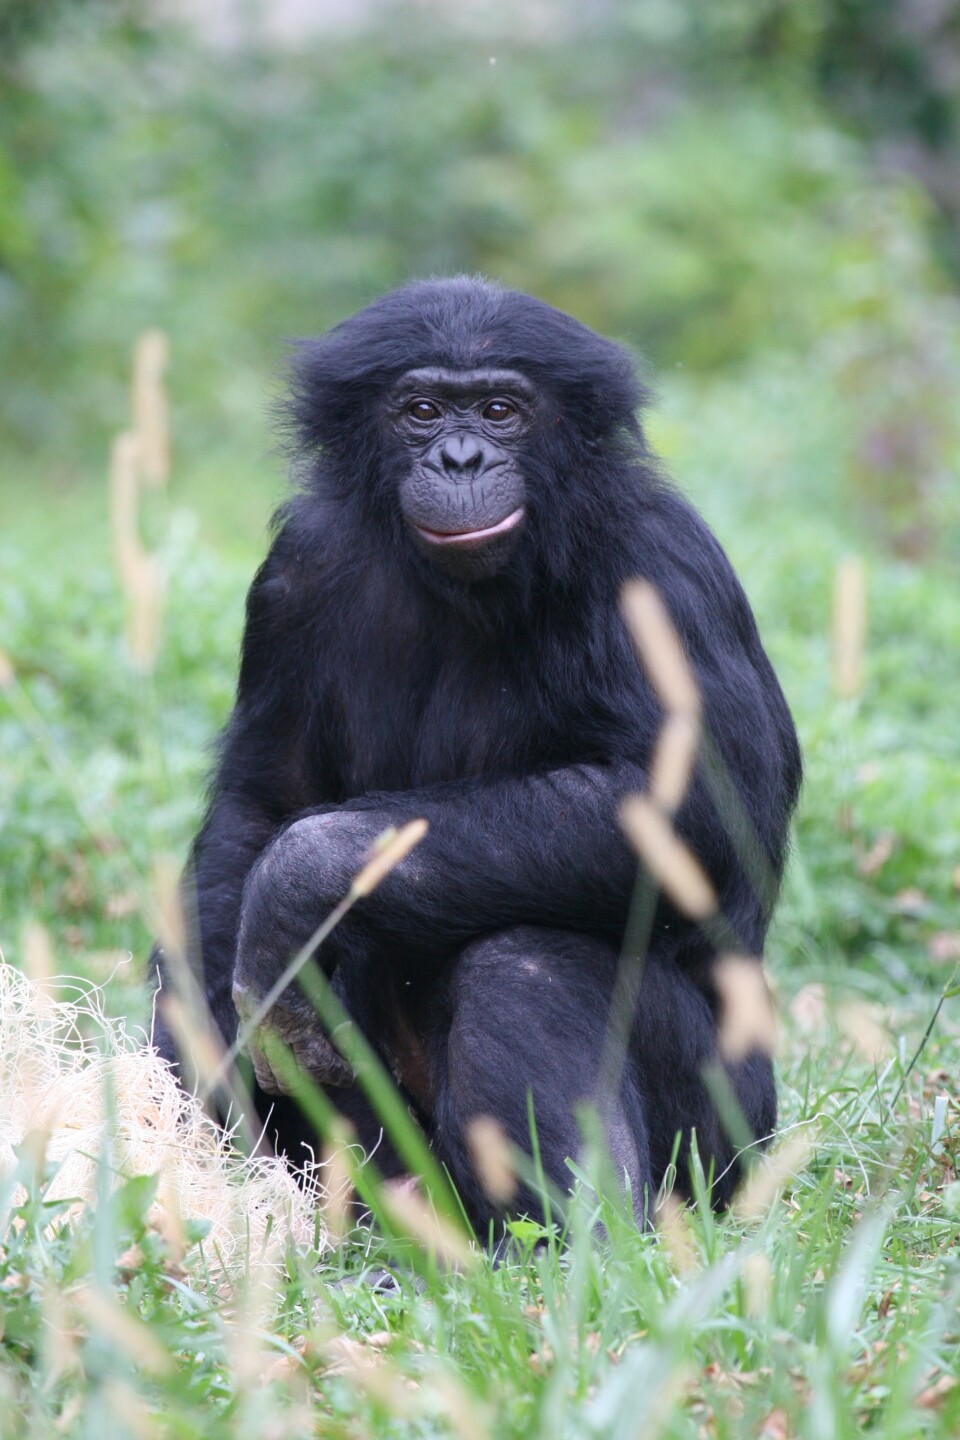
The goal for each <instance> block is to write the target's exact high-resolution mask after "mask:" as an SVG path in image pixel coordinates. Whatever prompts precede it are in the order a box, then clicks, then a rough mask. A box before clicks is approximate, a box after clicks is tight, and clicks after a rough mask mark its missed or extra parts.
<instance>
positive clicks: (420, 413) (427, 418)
mask: <svg viewBox="0 0 960 1440" xmlns="http://www.w3.org/2000/svg"><path fill="white" fill-rule="evenodd" d="M407 415H408V416H409V418H410V419H411V420H416V421H418V422H419V424H421V425H430V424H432V422H433V421H434V420H439V419H440V410H439V408H438V406H436V405H434V403H433V401H432V400H411V401H410V404H409V405H408V406H407Z"/></svg>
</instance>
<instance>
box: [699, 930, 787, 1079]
mask: <svg viewBox="0 0 960 1440" xmlns="http://www.w3.org/2000/svg"><path fill="white" fill-rule="evenodd" d="M713 981H714V984H715V985H716V987H717V993H718V994H719V996H720V1027H719V1041H720V1054H721V1055H722V1056H723V1058H724V1059H725V1060H732V1061H737V1060H743V1059H744V1058H745V1056H747V1055H750V1054H751V1053H752V1052H753V1051H754V1050H761V1051H762V1052H763V1053H764V1054H765V1055H772V1054H773V1052H774V1050H775V1049H776V1043H777V1021H776V1016H775V1014H774V1010H773V1000H772V998H771V995H770V988H769V986H768V985H767V981H766V977H765V976H764V973H763V966H762V965H761V963H760V961H759V960H756V959H754V958H753V957H752V956H749V955H721V956H720V957H719V959H718V960H716V961H715V963H714V967H713Z"/></svg>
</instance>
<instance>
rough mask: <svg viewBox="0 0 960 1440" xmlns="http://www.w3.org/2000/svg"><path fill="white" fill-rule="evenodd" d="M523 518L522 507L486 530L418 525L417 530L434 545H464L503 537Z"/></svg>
mask: <svg viewBox="0 0 960 1440" xmlns="http://www.w3.org/2000/svg"><path fill="white" fill-rule="evenodd" d="M523 516H524V507H523V506H522V505H520V506H518V508H517V509H516V510H514V512H513V514H512V515H508V516H507V517H506V519H505V520H498V521H497V523H496V525H488V526H487V527H486V529H485V530H451V531H442V530H427V529H425V527H424V526H423V525H418V526H417V529H418V530H419V531H420V534H421V535H423V536H425V537H426V539H427V540H429V541H430V543H431V544H432V545H464V544H468V543H469V542H470V541H472V540H488V539H490V537H491V536H493V535H503V534H505V533H506V532H507V531H508V530H512V529H513V528H514V526H516V525H519V524H520V521H521V520H522V519H523Z"/></svg>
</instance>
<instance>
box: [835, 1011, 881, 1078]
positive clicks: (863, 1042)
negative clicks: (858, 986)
mask: <svg viewBox="0 0 960 1440" xmlns="http://www.w3.org/2000/svg"><path fill="white" fill-rule="evenodd" d="M882 1016H883V1011H882V1009H881V1008H880V1007H879V1006H876V1005H871V1004H869V1002H868V1001H866V1000H845V1001H844V1002H843V1003H842V1004H841V1005H838V1006H837V1010H836V1017H837V1024H838V1025H839V1027H840V1029H841V1030H842V1031H843V1033H844V1035H845V1036H846V1037H847V1039H848V1040H849V1041H851V1042H852V1044H854V1045H855V1046H856V1048H857V1049H858V1050H859V1052H860V1054H861V1055H862V1056H863V1058H864V1060H866V1061H867V1063H868V1064H869V1065H882V1064H883V1063H884V1061H885V1060H887V1059H889V1057H890V1055H891V1054H892V1053H893V1042H892V1040H891V1039H890V1036H889V1034H888V1032H887V1030H886V1029H885V1028H884V1025H883V1020H882Z"/></svg>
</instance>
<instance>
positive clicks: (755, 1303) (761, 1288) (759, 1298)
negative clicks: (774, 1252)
mask: <svg viewBox="0 0 960 1440" xmlns="http://www.w3.org/2000/svg"><path fill="white" fill-rule="evenodd" d="M743 1289H744V1300H745V1302H746V1311H747V1314H748V1315H749V1316H750V1318H751V1320H762V1319H763V1317H764V1316H765V1315H766V1313H767V1311H768V1310H769V1309H770V1297H771V1295H772V1294H773V1270H772V1268H771V1266H770V1261H769V1260H768V1259H767V1257H766V1255H764V1253H763V1251H762V1250H758V1251H757V1252H756V1253H755V1254H753V1255H748V1256H747V1259H746V1263H745V1264H744V1267H743Z"/></svg>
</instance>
